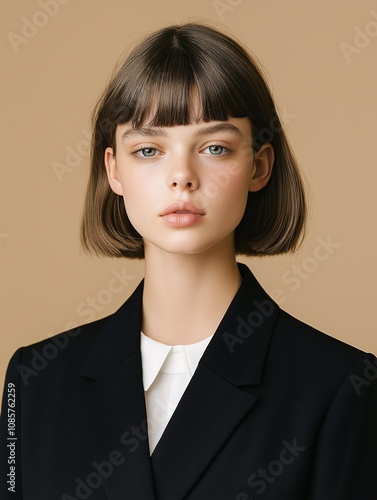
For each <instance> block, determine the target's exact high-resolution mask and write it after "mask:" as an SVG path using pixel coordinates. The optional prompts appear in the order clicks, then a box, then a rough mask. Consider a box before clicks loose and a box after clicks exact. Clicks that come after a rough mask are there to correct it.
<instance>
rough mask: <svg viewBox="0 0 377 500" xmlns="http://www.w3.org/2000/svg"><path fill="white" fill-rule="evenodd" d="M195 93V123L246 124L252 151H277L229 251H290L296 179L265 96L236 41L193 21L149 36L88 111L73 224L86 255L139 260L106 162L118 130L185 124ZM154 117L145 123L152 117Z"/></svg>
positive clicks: (297, 228)
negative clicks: (85, 168)
mask: <svg viewBox="0 0 377 500" xmlns="http://www.w3.org/2000/svg"><path fill="white" fill-rule="evenodd" d="M193 89H195V90H196V91H197V94H198V96H199V103H200V108H201V114H202V116H201V117H200V119H201V120H203V121H210V120H227V119H228V117H229V116H231V117H234V118H243V117H249V119H250V121H251V127H252V148H253V149H254V151H255V152H256V151H258V150H259V149H260V147H261V146H262V145H263V144H265V143H270V144H272V146H273V148H274V152H275V161H274V167H273V170H272V175H271V178H270V180H269V182H268V184H267V185H266V186H265V187H264V188H263V189H261V190H260V191H257V192H250V193H249V194H248V201H247V205H246V209H245V213H244V216H243V218H242V220H241V222H240V223H239V225H238V226H237V228H236V229H235V252H236V254H243V255H250V256H251V255H258V256H262V255H276V254H281V253H286V252H289V251H293V250H295V249H296V247H297V246H298V244H299V243H300V242H301V241H302V238H303V234H304V232H305V231H304V230H305V222H306V201H305V194H304V189H303V183H302V179H301V176H300V173H299V169H298V167H297V162H296V160H295V158H294V155H293V153H292V150H291V148H290V146H289V143H288V140H287V138H286V135H285V133H284V130H283V127H282V124H281V122H280V120H279V117H278V114H277V111H276V109H275V105H274V101H273V99H272V96H271V92H270V91H269V89H268V86H267V84H266V82H265V79H264V77H263V76H262V71H261V69H260V68H259V65H258V64H257V63H256V61H255V60H254V58H253V57H252V56H251V55H249V54H248V52H247V51H246V50H245V49H244V48H243V47H242V46H241V45H240V44H239V43H238V42H236V41H235V40H233V39H232V38H230V37H229V36H227V35H225V34H223V33H221V32H220V31H218V30H216V29H214V28H212V27H209V26H206V25H203V24H197V23H187V24H183V25H174V26H169V27H166V28H163V29H160V30H158V31H156V32H154V33H152V34H151V35H149V36H147V37H146V38H145V39H144V40H143V41H142V42H141V43H140V44H139V45H138V46H136V48H134V49H133V50H132V52H131V53H130V55H129V56H128V57H127V58H126V60H124V61H123V62H122V63H121V64H120V65H119V66H118V68H117V69H116V70H115V72H114V74H113V76H112V78H111V79H110V82H109V84H108V85H107V87H106V89H105V91H104V93H103V95H102V96H101V98H100V100H99V102H98V104H97V106H96V107H95V109H94V113H93V136H92V151H91V172H90V178H89V183H88V188H87V193H86V199H85V205H84V212H83V218H82V225H81V242H82V244H83V247H84V249H85V250H86V251H89V252H91V253H93V254H96V255H104V256H110V257H129V258H139V259H141V258H143V257H144V243H143V238H142V237H141V235H140V234H139V233H138V232H137V231H136V229H135V228H134V227H133V226H132V224H131V222H130V220H129V218H128V216H127V213H126V209H125V206H124V200H123V198H122V196H119V195H117V194H115V193H114V192H113V191H112V189H111V188H110V186H109V183H108V179H107V175H106V169H105V164H104V152H105V149H106V148H107V147H108V146H111V147H112V148H113V149H114V151H115V146H116V144H115V131H116V128H117V126H118V125H122V124H125V123H128V122H129V123H130V124H131V125H132V126H133V127H136V128H137V127H140V126H142V125H144V124H145V123H146V120H147V119H148V125H149V126H156V127H170V126H175V125H187V124H189V123H190V101H191V99H192V91H193ZM152 112H153V116H152V118H150V116H151V113H152Z"/></svg>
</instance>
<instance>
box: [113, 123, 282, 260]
mask: <svg viewBox="0 0 377 500" xmlns="http://www.w3.org/2000/svg"><path fill="white" fill-rule="evenodd" d="M251 144H252V142H251V124H250V120H249V119H248V118H229V119H228V120H227V121H210V122H203V121H202V122H196V123H194V124H190V125H180V126H173V127H161V128H160V127H148V126H146V127H142V128H138V129H134V128H132V127H131V126H130V124H125V125H119V126H118V127H117V131H116V154H114V151H113V150H112V148H107V150H106V153H105V164H106V169H107V173H108V178H109V182H110V186H111V188H112V189H113V191H114V192H115V193H117V194H118V195H122V196H123V198H124V204H125V207H126V211H127V214H128V217H129V219H130V221H131V223H132V225H133V226H134V228H135V229H136V230H137V231H138V233H140V234H141V236H142V237H143V239H144V244H145V250H146V252H147V251H148V248H149V246H155V247H158V248H159V249H161V250H162V251H165V252H170V253H181V254H194V253H199V252H204V251H206V250H207V249H209V248H210V247H213V246H214V245H221V244H222V243H224V242H225V240H228V241H230V242H233V238H234V229H235V228H236V226H237V225H238V224H239V222H240V221H241V218H242V216H243V214H244V211H245V207H246V202H247V195H248V192H249V191H256V190H258V189H261V187H263V185H264V184H266V183H267V181H268V178H269V175H270V173H271V172H270V171H269V172H266V171H265V169H264V167H263V158H262V160H261V159H260V158H261V157H265V158H267V157H268V156H270V160H271V155H272V162H273V152H272V153H271V151H272V148H271V147H270V148H268V146H269V145H266V146H265V147H263V148H262V150H261V151H259V152H258V153H257V157H255V156H254V154H253V151H252V147H251ZM263 150H270V155H269V154H268V151H267V154H266V151H265V152H264V153H263ZM258 158H259V159H258ZM264 163H266V162H264ZM271 166H272V163H271ZM262 171H263V172H262ZM262 184H263V185H262ZM231 248H233V247H232V245H231Z"/></svg>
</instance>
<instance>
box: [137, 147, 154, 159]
mask: <svg viewBox="0 0 377 500" xmlns="http://www.w3.org/2000/svg"><path fill="white" fill-rule="evenodd" d="M132 154H134V155H135V156H141V157H142V158H152V157H153V156H156V154H157V149H156V148H140V149H137V150H136V151H132Z"/></svg>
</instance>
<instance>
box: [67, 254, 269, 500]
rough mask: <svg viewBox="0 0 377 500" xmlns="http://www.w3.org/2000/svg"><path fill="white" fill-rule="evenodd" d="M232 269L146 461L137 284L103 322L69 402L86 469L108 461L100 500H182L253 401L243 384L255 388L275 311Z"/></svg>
mask: <svg viewBox="0 0 377 500" xmlns="http://www.w3.org/2000/svg"><path fill="white" fill-rule="evenodd" d="M238 267H239V270H240V273H241V275H242V278H243V281H242V284H241V286H240V288H239V290H238V292H237V294H236V295H235V297H234V299H233V301H232V303H231V304H230V306H229V308H228V310H227V311H226V313H225V315H224V317H223V319H222V321H221V322H220V324H219V326H218V328H217V330H216V332H215V335H214V336H213V338H212V340H211V342H210V343H209V345H208V347H207V349H206V351H205V353H204V354H203V356H202V358H201V360H200V362H199V365H198V368H197V369H196V371H195V373H194V375H193V377H192V379H191V381H190V383H189V385H188V387H187V389H186V391H185V393H184V395H183V396H182V398H181V400H180V402H179V404H178V406H177V408H176V410H175V412H174V414H173V415H172V417H171V419H170V421H169V423H168V425H167V427H166V429H165V432H164V433H163V435H162V437H161V439H160V441H159V443H158V444H157V446H156V448H155V450H154V452H153V454H152V456H151V457H150V456H149V443H148V437H147V423H146V422H147V420H146V418H147V417H146V408H145V399H144V388H143V381H142V365H141V353H140V328H141V318H142V292H143V285H144V281H141V283H140V284H139V286H138V287H137V288H136V290H135V291H134V293H133V294H132V295H131V297H130V298H129V299H128V300H127V301H126V302H125V304H123V306H122V307H121V308H120V309H119V310H118V311H116V312H115V313H114V314H113V315H111V316H110V317H109V318H108V319H107V321H106V322H105V325H104V328H103V330H102V331H101V333H100V335H99V337H98V339H97V341H96V343H95V345H94V347H93V349H92V351H91V352H90V354H89V356H88V358H87V360H86V363H85V365H84V367H83V368H82V370H81V372H80V375H82V376H83V385H82V386H81V387H79V388H77V389H76V390H75V393H74V397H75V400H76V404H77V407H78V411H79V413H80V417H81V419H82V422H83V427H84V429H85V432H86V437H87V441H88V443H89V446H90V449H91V452H92V456H93V461H95V462H96V463H97V464H101V463H103V462H107V463H110V467H109V466H108V468H107V469H106V466H105V469H106V470H107V472H106V473H105V474H103V475H104V476H105V478H104V479H103V485H104V488H105V491H106V494H107V496H108V499H109V500H119V498H129V499H131V500H132V499H135V500H136V499H137V500H139V499H141V498H142V499H143V500H155V499H156V498H158V499H159V500H181V499H182V498H184V497H185V495H187V494H188V492H189V490H190V489H191V487H192V486H193V485H194V484H195V482H196V481H197V480H198V479H199V477H200V475H201V474H202V473H203V472H204V470H205V469H206V467H207V466H208V465H209V464H210V462H211V460H212V459H213V458H214V456H215V455H216V453H218V452H219V450H220V449H221V447H222V446H223V445H224V444H225V441H226V440H227V438H228V437H229V436H230V434H231V433H232V432H233V431H234V430H235V429H236V428H237V426H238V425H239V423H240V422H241V420H242V419H243V417H244V416H245V415H246V414H247V413H248V412H249V411H251V410H252V407H253V405H254V404H255V402H256V401H257V399H258V397H257V396H256V395H254V394H252V393H250V390H248V391H245V390H243V386H253V385H254V386H257V385H259V384H260V383H261V380H262V372H263V367H264V363H265V358H266V355H267V351H268V346H269V341H270V338H271V335H272V332H273V328H274V324H275V321H276V318H277V316H278V310H279V308H278V306H277V305H276V304H275V303H274V302H273V301H272V300H271V299H270V298H269V296H268V295H267V294H266V293H265V292H264V290H263V289H262V288H261V286H260V285H259V284H258V282H257V280H256V279H255V278H254V276H253V275H252V273H251V271H250V270H249V269H248V268H247V266H245V265H244V264H238ZM90 465H91V464H88V472H91V471H93V469H90ZM105 469H104V470H105ZM110 470H111V472H109V471H110Z"/></svg>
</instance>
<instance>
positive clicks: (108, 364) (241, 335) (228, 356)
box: [80, 262, 279, 386]
mask: <svg viewBox="0 0 377 500" xmlns="http://www.w3.org/2000/svg"><path fill="white" fill-rule="evenodd" d="M237 266H238V269H239V271H240V274H241V276H242V283H241V285H240V288H239V289H238V291H237V293H236V295H235V296H234V298H233V300H232V302H231V304H230V305H229V307H228V309H227V311H226V312H225V314H224V316H223V319H222V320H221V322H220V324H219V326H218V327H217V329H216V332H215V334H214V336H213V338H212V340H211V342H210V343H209V345H208V347H207V349H206V351H205V352H204V355H203V357H202V358H201V361H200V362H201V363H203V364H205V365H207V366H208V367H209V368H211V369H212V370H213V371H215V372H216V373H218V374H220V375H221V376H223V377H224V378H226V379H227V380H228V381H229V382H231V383H232V384H234V385H239V386H242V385H256V384H259V383H260V381H261V377H262V373H263V366H264V361H265V357H266V353H267V349H268V345H269V341H270V337H271V333H272V331H273V327H274V324H275V321H276V318H277V316H278V311H279V306H278V305H277V304H276V303H275V302H274V301H273V300H272V299H271V298H270V297H269V296H268V295H267V293H266V292H265V291H264V290H263V288H262V287H261V285H260V284H259V283H258V281H257V280H256V278H255V277H254V275H253V274H252V272H251V271H250V269H249V268H248V267H247V266H246V265H245V264H242V263H239V262H238V263H237ZM143 288H144V279H143V280H142V281H141V282H140V283H139V285H138V286H137V288H136V289H135V291H134V292H133V293H132V295H131V296H130V297H129V299H128V300H127V301H126V302H125V303H124V304H123V305H122V306H121V307H120V308H119V309H118V310H117V311H116V312H115V313H114V314H112V315H111V316H109V317H108V319H107V321H106V322H105V325H104V327H103V330H102V331H101V334H100V336H99V337H98V339H97V341H96V343H95V345H94V347H93V349H92V351H91V353H90V354H89V356H88V358H87V360H86V363H85V364H84V366H83V368H82V370H81V372H80V374H81V375H83V376H85V377H89V378H92V379H98V378H100V377H102V376H103V375H105V374H106V373H107V372H109V371H110V370H112V369H114V368H115V367H116V366H117V365H118V364H120V363H122V362H123V361H124V360H125V359H127V358H128V357H129V356H132V355H134V354H139V355H140V330H141V321H142V296H143Z"/></svg>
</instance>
